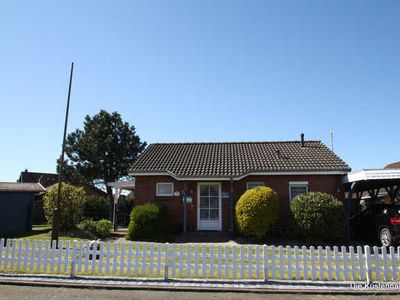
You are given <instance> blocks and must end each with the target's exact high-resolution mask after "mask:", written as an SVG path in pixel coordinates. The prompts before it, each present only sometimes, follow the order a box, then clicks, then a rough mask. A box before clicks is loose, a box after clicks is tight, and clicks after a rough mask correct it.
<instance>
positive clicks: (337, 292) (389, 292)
mask: <svg viewBox="0 0 400 300" xmlns="http://www.w3.org/2000/svg"><path fill="white" fill-rule="evenodd" d="M79 278H80V279H86V278H84V277H79ZM172 283H173V281H172ZM0 285H18V286H33V287H34V286H37V287H54V288H78V289H82V288H84V289H106V290H151V291H157V290H159V291H171V292H214V293H227V292H230V293H255V294H307V295H321V294H323V295H399V294H400V291H397V290H381V291H377V290H352V289H350V288H349V290H340V289H332V288H326V289H324V288H317V289H312V288H305V289H301V288H299V289H291V288H286V289H285V288H276V287H265V288H244V287H239V286H237V287H235V286H234V285H232V286H229V287H212V286H209V287H207V286H202V287H199V286H182V285H179V286H173V285H171V286H162V285H157V284H154V285H150V284H140V283H138V284H136V285H132V284H129V285H123V284H110V283H107V284H106V283H103V284H102V283H90V285H88V283H87V282H85V283H83V282H78V281H76V282H71V281H69V282H59V281H55V280H45V279H41V280H40V281H38V280H17V279H15V278H10V279H8V278H7V279H5V278H4V277H3V278H1V279H0Z"/></svg>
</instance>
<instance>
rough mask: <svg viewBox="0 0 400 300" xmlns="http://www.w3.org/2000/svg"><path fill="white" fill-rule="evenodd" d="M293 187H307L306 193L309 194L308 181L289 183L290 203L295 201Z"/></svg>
mask: <svg viewBox="0 0 400 300" xmlns="http://www.w3.org/2000/svg"><path fill="white" fill-rule="evenodd" d="M292 187H305V188H306V191H305V192H306V193H308V181H289V202H290V201H292V200H293V198H292Z"/></svg>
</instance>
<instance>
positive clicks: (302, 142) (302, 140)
mask: <svg viewBox="0 0 400 300" xmlns="http://www.w3.org/2000/svg"><path fill="white" fill-rule="evenodd" d="M300 138H301V147H302V148H304V133H302V134H301V135H300Z"/></svg>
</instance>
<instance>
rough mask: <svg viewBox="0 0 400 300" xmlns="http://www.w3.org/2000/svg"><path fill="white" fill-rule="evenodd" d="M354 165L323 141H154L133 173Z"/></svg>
mask: <svg viewBox="0 0 400 300" xmlns="http://www.w3.org/2000/svg"><path fill="white" fill-rule="evenodd" d="M349 170H350V167H349V166H348V165H347V164H346V163H345V162H344V161H343V160H341V159H340V158H339V157H338V156H337V155H336V154H334V153H333V152H332V151H331V150H329V149H328V148H327V147H326V146H325V145H324V144H323V143H321V142H320V141H305V144H304V147H302V146H301V142H299V141H288V142H238V143H178V144H151V145H150V146H149V147H148V148H147V149H146V150H145V151H144V152H143V154H142V155H141V156H140V157H139V158H138V160H137V161H136V162H135V163H134V165H133V166H132V168H131V173H132V174H133V175H135V173H143V172H145V173H147V172H149V173H150V172H170V173H172V174H173V175H176V176H178V177H181V176H182V177H184V176H193V177H197V176H198V177H205V176H221V177H227V176H242V175H245V174H248V173H251V172H301V171H337V172H347V171H349Z"/></svg>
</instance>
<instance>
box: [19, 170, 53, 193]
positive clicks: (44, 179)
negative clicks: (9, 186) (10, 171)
mask: <svg viewBox="0 0 400 300" xmlns="http://www.w3.org/2000/svg"><path fill="white" fill-rule="evenodd" d="M17 182H21V183H40V184H41V185H42V186H43V187H44V188H46V189H47V188H48V187H49V186H51V185H53V184H56V183H57V182H58V174H56V173H42V172H30V171H28V169H25V171H23V172H21V174H20V175H19V178H18V180H17Z"/></svg>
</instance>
